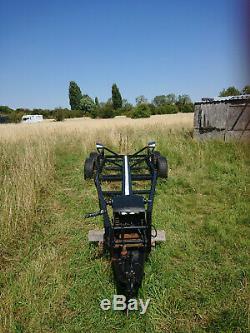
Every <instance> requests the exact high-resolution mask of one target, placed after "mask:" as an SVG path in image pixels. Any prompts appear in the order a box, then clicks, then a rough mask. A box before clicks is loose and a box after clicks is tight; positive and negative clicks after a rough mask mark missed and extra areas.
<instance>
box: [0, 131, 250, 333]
mask: <svg viewBox="0 0 250 333" xmlns="http://www.w3.org/2000/svg"><path fill="white" fill-rule="evenodd" d="M102 135H103V136H104V139H105V138H106V137H105V135H107V134H104V133H102ZM121 135H122V136H124V137H125V136H126V137H129V147H133V149H134V150H136V148H139V147H140V146H141V145H142V144H145V142H147V141H148V140H149V139H151V138H154V139H155V140H156V141H157V143H158V146H157V150H160V151H161V152H162V154H164V155H166V156H167V157H168V159H169V164H170V168H171V170H170V176H169V180H168V181H159V183H158V186H157V195H156V197H155V206H154V214H153V221H154V222H153V223H154V225H155V226H156V227H157V228H159V229H164V230H165V231H166V235H167V241H166V243H164V244H162V245H160V246H158V247H156V249H155V250H154V251H153V252H152V254H151V256H150V259H149V261H148V262H147V263H146V266H145V278H144V282H143V286H142V288H141V290H140V295H139V297H140V298H143V299H144V300H146V299H147V298H150V299H151V302H150V305H149V308H148V311H147V313H146V314H145V315H140V314H139V313H138V312H135V313H131V314H130V315H129V317H126V316H125V315H124V314H123V313H120V312H115V311H112V310H109V311H106V312H104V311H102V310H101V309H100V306H99V303H100V301H101V300H102V299H103V298H109V299H111V298H112V296H113V294H114V293H115V290H114V283H113V277H112V272H111V265H110V262H109V259H108V258H105V257H100V256H99V255H98V249H97V248H96V247H94V246H92V245H91V246H90V245H89V244H88V242H87V232H88V230H90V229H92V228H93V227H94V228H97V227H100V228H101V227H102V221H101V218H97V219H93V220H85V219H84V218H83V215H84V213H86V212H90V211H96V210H97V209H98V201H97V195H96V192H95V187H94V184H93V183H92V182H89V181H88V182H83V179H82V165H83V160H84V158H85V157H86V147H85V145H84V142H85V141H86V140H87V138H83V137H81V136H80V135H74V136H72V137H70V136H68V137H67V138H65V139H64V140H63V142H61V141H60V140H57V142H56V143H55V146H54V148H53V149H54V155H53V156H54V157H53V158H54V180H53V181H51V183H50V185H49V186H48V189H47V195H46V198H45V199H44V200H45V202H46V209H45V210H43V211H42V214H43V215H42V216H43V217H44V220H43V221H40V222H39V223H38V224H37V225H36V227H35V229H33V231H32V233H30V238H29V239H28V241H27V238H25V241H23V242H21V244H19V245H18V246H17V245H16V251H15V252H14V254H12V258H11V260H10V263H9V264H8V265H7V266H5V267H4V268H3V270H2V275H1V280H0V288H1V298H0V302H1V303H0V304H1V313H0V316H1V326H0V331H1V329H2V332H32V333H35V332H43V333H44V332H60V333H61V332H97V333H98V332H118V331H119V332H124V333H125V332H129V331H130V332H133V333H134V332H246V331H247V329H248V316H247V314H248V292H249V290H248V283H249V266H248V260H249V222H250V212H249V192H247V191H249V153H248V147H247V145H243V144H236V143H222V142H204V143H201V142H196V141H194V140H193V139H192V138H191V137H190V136H189V134H188V133H185V132H182V133H177V134H176V133H165V132H163V131H160V130H159V131H158V132H156V131H153V130H149V131H148V132H147V133H146V134H145V133H144V132H143V131H142V130H140V131H139V132H138V133H136V132H134V131H132V130H130V129H125V130H124V131H123V133H122V134H121ZM137 135H138V136H137ZM106 141H107V140H106ZM113 147H114V148H117V149H119V147H118V144H117V146H116V144H114V143H113ZM93 148H94V142H93ZM130 149H131V148H130Z"/></svg>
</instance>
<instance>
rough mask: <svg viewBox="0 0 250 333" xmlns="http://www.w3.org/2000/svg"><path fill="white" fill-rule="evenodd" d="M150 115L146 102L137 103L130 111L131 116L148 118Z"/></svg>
mask: <svg viewBox="0 0 250 333" xmlns="http://www.w3.org/2000/svg"><path fill="white" fill-rule="evenodd" d="M150 116H151V112H150V107H149V106H148V105H147V104H139V105H138V106H136V107H135V108H134V110H133V111H132V114H131V117H132V118H148V117H150Z"/></svg>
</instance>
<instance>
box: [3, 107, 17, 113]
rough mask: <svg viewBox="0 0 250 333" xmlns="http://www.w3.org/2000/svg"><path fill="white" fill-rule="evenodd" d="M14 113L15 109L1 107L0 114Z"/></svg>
mask: <svg viewBox="0 0 250 333" xmlns="http://www.w3.org/2000/svg"><path fill="white" fill-rule="evenodd" d="M13 111H14V110H13V109H11V108H9V107H8V106H6V105H0V112H1V113H11V112H13Z"/></svg>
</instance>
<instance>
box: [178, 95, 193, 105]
mask: <svg viewBox="0 0 250 333" xmlns="http://www.w3.org/2000/svg"><path fill="white" fill-rule="evenodd" d="M190 103H192V101H191V98H190V97H189V96H188V95H179V96H178V99H177V104H190Z"/></svg>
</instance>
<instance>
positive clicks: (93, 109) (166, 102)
mask: <svg viewBox="0 0 250 333" xmlns="http://www.w3.org/2000/svg"><path fill="white" fill-rule="evenodd" d="M241 94H243V95H245V94H250V85H246V86H245V87H244V88H243V89H242V90H239V89H238V88H236V87H234V86H231V87H228V88H226V89H223V90H222V91H220V92H219V96H220V97H226V96H235V95H241ZM68 97H69V104H70V109H68V108H55V109H53V110H50V109H32V110H31V109H27V108H17V109H15V110H14V109H11V108H10V107H8V106H0V122H16V123H17V122H20V120H21V118H22V116H23V115H26V114H41V115H43V117H44V118H51V119H56V120H58V121H61V120H63V119H64V118H78V117H86V116H87V117H92V118H113V117H115V116H123V115H124V116H127V117H131V118H143V117H150V116H151V115H156V114H173V113H178V112H183V113H188V112H193V111H194V104H193V102H192V101H191V98H190V97H189V96H188V95H186V94H183V95H178V96H177V95H175V94H174V93H168V94H166V95H157V96H155V97H154V98H153V99H152V100H151V101H149V100H148V99H147V98H146V97H145V96H144V95H140V96H138V97H136V99H135V105H133V104H131V103H129V102H128V101H127V100H126V99H124V98H122V95H121V93H120V90H119V88H118V86H117V84H115V83H114V84H113V85H112V87H111V98H109V99H108V100H107V101H106V102H100V101H99V99H98V97H95V98H94V99H93V98H91V97H90V96H89V95H88V94H86V93H85V94H84V93H82V91H81V89H80V87H79V86H78V84H77V83H76V82H75V81H70V83H69V90H68Z"/></svg>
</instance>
